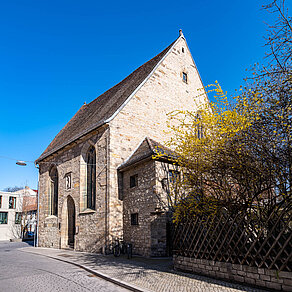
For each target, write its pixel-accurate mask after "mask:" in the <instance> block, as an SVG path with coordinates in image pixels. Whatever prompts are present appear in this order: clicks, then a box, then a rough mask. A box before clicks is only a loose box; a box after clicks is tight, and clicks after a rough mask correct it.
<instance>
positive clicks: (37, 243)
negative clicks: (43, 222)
mask: <svg viewBox="0 0 292 292" xmlns="http://www.w3.org/2000/svg"><path fill="white" fill-rule="evenodd" d="M34 166H35V167H36V168H37V169H38V187H37V190H38V195H37V200H38V207H37V214H36V220H37V226H36V231H37V234H36V235H37V237H36V241H35V238H34V241H33V245H34V247H39V221H40V220H39V211H40V190H39V186H40V169H39V167H37V164H36V163H34ZM35 233H36V232H35V231H34V234H35ZM34 237H35V235H34Z"/></svg>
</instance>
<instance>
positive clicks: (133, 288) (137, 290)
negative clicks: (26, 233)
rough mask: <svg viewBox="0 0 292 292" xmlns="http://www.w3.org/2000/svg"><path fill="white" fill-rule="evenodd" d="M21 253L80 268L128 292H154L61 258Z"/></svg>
mask: <svg viewBox="0 0 292 292" xmlns="http://www.w3.org/2000/svg"><path fill="white" fill-rule="evenodd" d="M19 250H20V251H21V252H26V253H31V254H34V255H39V256H43V257H47V258H50V259H54V260H57V261H60V262H64V263H67V264H71V265H74V266H76V267H78V268H81V269H83V270H85V271H87V272H89V273H91V274H93V275H95V276H97V277H99V278H101V279H104V280H106V281H109V282H111V283H113V284H116V285H118V286H120V287H123V288H126V289H128V290H131V291H134V292H152V291H150V290H147V289H143V288H142V289H141V288H140V287H137V286H136V285H132V284H131V285H130V284H128V283H126V282H124V281H121V280H118V279H115V278H110V277H108V276H107V275H106V274H104V273H101V272H96V271H95V270H93V269H91V268H89V267H87V266H84V265H81V264H77V263H74V262H71V261H68V260H64V259H59V258H56V257H53V256H48V255H45V254H39V253H35V252H31V251H26V250H25V248H20V249H19Z"/></svg>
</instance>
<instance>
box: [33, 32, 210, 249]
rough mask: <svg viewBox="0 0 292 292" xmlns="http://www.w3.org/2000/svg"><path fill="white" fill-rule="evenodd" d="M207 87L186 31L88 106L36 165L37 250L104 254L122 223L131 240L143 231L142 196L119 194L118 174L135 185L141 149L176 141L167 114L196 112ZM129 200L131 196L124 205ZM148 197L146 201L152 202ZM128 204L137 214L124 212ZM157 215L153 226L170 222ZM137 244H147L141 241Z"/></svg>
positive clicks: (150, 191) (151, 190)
mask: <svg viewBox="0 0 292 292" xmlns="http://www.w3.org/2000/svg"><path fill="white" fill-rule="evenodd" d="M202 88H203V84H202V81H201V79H200V75H199V73H198V69H197V67H196V65H195V62H194V60H193V58H192V55H191V53H190V50H189V48H188V45H187V42H186V39H185V37H184V35H183V33H182V32H181V31H180V34H179V37H178V38H177V39H176V40H175V41H174V42H173V43H171V44H170V45H169V46H168V47H166V48H165V49H164V50H163V51H162V52H161V53H159V54H158V55H157V56H155V57H154V58H152V59H151V60H149V61H148V62H146V63H145V64H144V65H142V66H140V67H139V68H138V69H136V70H135V71H134V72H132V73H131V74H130V75H129V76H127V77H126V78H125V79H124V80H122V81H121V82H120V83H118V84H117V85H115V86H114V87H112V88H111V89H109V90H107V91H106V92H104V93H103V94H102V95H100V96H99V97H97V98H96V99H94V100H93V101H92V102H90V103H89V104H84V105H82V107H81V108H80V109H79V110H78V112H77V113H76V114H75V115H74V116H73V117H72V119H71V120H70V121H69V122H68V123H67V124H66V125H65V127H64V128H63V129H62V130H61V131H60V132H59V133H58V134H57V136H56V137H55V138H54V139H53V141H52V142H51V143H50V144H49V146H48V147H47V149H46V150H45V151H44V152H43V153H42V155H41V156H40V157H39V158H38V159H37V160H36V163H37V164H38V166H39V222H38V242H39V246H41V247H53V248H68V247H71V248H74V249H76V250H79V251H89V252H100V251H102V250H103V249H104V247H105V246H107V245H109V244H110V242H111V241H112V240H113V239H115V238H121V237H123V233H124V229H123V228H124V227H123V222H125V226H126V227H125V228H126V233H127V236H128V237H129V236H130V235H129V234H131V232H133V231H131V228H137V224H138V221H137V220H139V217H138V216H139V214H138V211H135V210H136V209H137V208H136V209H135V206H133V202H136V197H135V198H134V197H133V200H132V202H131V192H132V193H133V194H134V192H133V190H134V189H131V190H129V188H128V187H126V186H125V185H124V187H123V192H122V193H123V194H122V195H121V192H120V191H119V189H120V190H121V187H120V186H119V181H120V179H119V174H120V173H124V175H125V177H126V176H128V177H129V179H130V180H132V181H131V182H130V181H129V183H132V184H134V183H135V182H134V180H135V174H133V175H132V174H131V171H132V168H130V165H128V164H126V163H127V160H128V159H129V158H130V157H133V154H134V153H136V152H137V149H139V145H140V146H141V145H142V146H143V145H144V146H143V147H144V148H145V147H146V146H147V145H148V146H147V147H148V148H149V147H150V148H151V147H152V146H151V145H154V144H155V143H157V145H164V143H165V142H166V141H168V140H169V138H170V137H171V133H170V132H169V129H168V127H167V120H168V117H167V113H170V112H172V111H174V110H194V109H195V108H197V107H198V106H199V105H200V104H202V103H205V102H206V101H207V97H206V96H205V95H200V96H199V95H198V90H199V89H202ZM146 137H148V138H146ZM145 139H146V140H145ZM142 141H144V142H142ZM141 143H142V144H141ZM143 143H144V144H143ZM147 143H148V144H147ZM149 145H150V146H149ZM143 147H142V148H143ZM147 147H146V148H147ZM146 148H145V149H146ZM150 148H149V149H150ZM152 150H153V149H152ZM134 156H135V157H136V154H135V155H134ZM147 157H148V158H149V157H150V156H149V155H148V156H147ZM148 158H147V159H148ZM150 158H151V157H150ZM147 163H148V162H147ZM149 163H150V162H149ZM149 163H148V164H147V165H150V166H149V167H152V166H151V165H152V164H151V163H150V164H149ZM131 165H134V164H131ZM143 165H144V164H143V163H142V164H141V163H140V164H139V173H140V174H139V175H140V176H139V181H140V182H142V183H143V173H145V175H147V173H149V174H151V175H153V173H154V172H149V171H148V172H143ZM135 167H136V166H135ZM153 167H154V166H153ZM141 176H142V177H141ZM130 177H132V178H130ZM133 177H134V178H133ZM157 179H158V178H157ZM151 181H153V179H152V180H151ZM154 181H155V177H154ZM123 183H124V184H126V183H127V181H125V180H124V182H123ZM151 184H152V182H150V181H149V188H148V189H146V188H144V189H143V188H141V189H139V192H141V191H142V192H144V190H145V194H146V193H147V196H153V195H154V189H155V188H153V185H151ZM125 192H128V193H125ZM137 195H138V193H135V196H137ZM123 198H127V204H125V206H123ZM146 199H147V198H146ZM146 199H145V200H144V201H143V202H146V201H147V202H152V201H151V200H149V201H148V200H146ZM153 202H154V201H153ZM147 204H148V203H147ZM155 204H156V203H155ZM127 206H130V207H129V208H132V209H133V211H131V210H125V207H126V208H128V207H127ZM148 207H149V206H148ZM150 207H151V206H150ZM153 208H154V210H153V212H156V211H157V210H158V211H159V206H158V205H157V204H156V205H155V207H153ZM150 209H151V208H150ZM155 209H156V211H155ZM137 210H138V209H137ZM158 211H157V212H158ZM151 212H152V211H151ZM153 212H152V213H153ZM157 212H156V213H157ZM156 213H155V214H156ZM158 213H159V212H158ZM127 214H128V215H127ZM133 214H134V215H133ZM136 214H137V215H136ZM153 214H154V213H153ZM146 215H147V214H145V218H148V217H147V216H146ZM127 216H128V217H127ZM143 216H144V215H143ZM151 216H152V215H151ZM153 216H154V217H155V218H156V222H157V223H155V224H158V225H159V224H160V223H161V222H166V221H165V220H164V219H163V220H164V221H163V220H162V219H159V218H160V217H159V218H158V215H157V214H156V215H153ZM140 218H142V217H140ZM143 218H144V217H143ZM149 218H150V217H149ZM151 218H152V217H151ZM161 218H162V217H161ZM129 220H130V221H131V220H133V222H132V223H134V224H131V223H129V222H130V221H129ZM135 220H136V221H135ZM145 220H146V219H145ZM147 220H148V219H147ZM149 220H150V219H149ZM135 222H136V223H137V224H136V223H135ZM141 223H142V222H141ZM135 225H136V226H135ZM158 225H157V226H158ZM141 226H143V225H141ZM145 226H146V225H145ZM147 226H148V225H147ZM149 226H150V225H149ZM155 226H156V225H155ZM139 232H141V230H140V231H139ZM134 233H135V232H134ZM152 234H154V233H153V232H152ZM153 236H154V235H153ZM155 236H156V235H155ZM155 236H154V237H153V238H154V239H153V240H152V242H154V241H155V240H156V239H155V238H156V237H157V236H156V237H155ZM157 238H158V237H157ZM128 240H131V238H130V237H129V239H128ZM158 241H159V242H160V241H161V240H160V238H158V239H157V240H156V241H155V242H156V243H155V246H154V245H151V243H149V244H148V247H147V249H143V246H139V248H138V249H137V250H140V251H143V252H142V254H144V255H151V248H152V251H153V252H152V253H154V255H155V254H157V255H158V254H163V253H161V252H160V245H161V247H162V248H163V246H164V245H163V244H164V243H163V240H162V241H161V242H162V243H161V244H160V245H159V244H158ZM136 242H137V244H138V243H139V244H140V245H143V242H141V241H139V239H138V238H136ZM149 242H150V241H149ZM151 246H152V247H151Z"/></svg>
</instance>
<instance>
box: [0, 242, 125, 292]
mask: <svg viewBox="0 0 292 292" xmlns="http://www.w3.org/2000/svg"><path fill="white" fill-rule="evenodd" d="M24 246H27V244H25V243H10V242H0V263H1V270H0V291H1V292H26V291H30V292H36V291H38V292H44V291H76V292H77V291H100V292H108V291H112V292H126V291H128V290H127V289H124V288H122V287H119V286H117V285H115V284H113V283H111V282H108V281H106V280H103V279H101V278H98V277H95V275H94V274H92V273H90V272H87V271H85V270H84V269H80V268H78V267H76V266H74V265H72V264H68V263H64V262H60V261H56V260H54V259H50V258H47V257H43V256H39V255H36V254H31V253H24V252H20V251H19V249H18V248H21V247H24Z"/></svg>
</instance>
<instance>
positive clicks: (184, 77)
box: [182, 72, 188, 83]
mask: <svg viewBox="0 0 292 292" xmlns="http://www.w3.org/2000/svg"><path fill="white" fill-rule="evenodd" d="M182 77H183V81H184V82H185V83H188V74H187V73H184V72H183V76H182Z"/></svg>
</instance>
